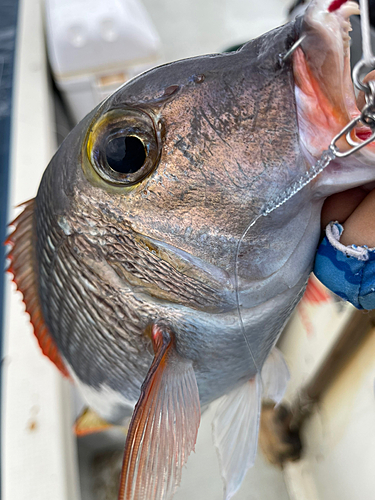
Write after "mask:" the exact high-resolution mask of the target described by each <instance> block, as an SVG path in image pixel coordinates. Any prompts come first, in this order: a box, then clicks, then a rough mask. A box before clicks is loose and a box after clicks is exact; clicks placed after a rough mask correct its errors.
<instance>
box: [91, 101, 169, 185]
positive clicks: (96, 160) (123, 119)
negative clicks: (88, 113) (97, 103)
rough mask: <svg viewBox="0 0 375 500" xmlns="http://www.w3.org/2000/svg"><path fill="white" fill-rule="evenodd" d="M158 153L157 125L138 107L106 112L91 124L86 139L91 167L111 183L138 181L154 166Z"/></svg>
mask: <svg viewBox="0 0 375 500" xmlns="http://www.w3.org/2000/svg"><path fill="white" fill-rule="evenodd" d="M160 153H161V145H160V137H159V134H158V132H157V127H156V126H155V123H154V121H153V119H152V118H151V117H150V116H149V115H148V114H146V113H145V112H143V111H140V110H134V109H127V110H112V111H109V112H108V113H106V114H105V115H104V116H103V117H102V118H101V119H100V120H99V122H97V123H95V124H94V125H93V127H92V129H91V131H90V133H89V137H88V140H87V155H88V158H89V160H90V163H91V165H92V167H93V168H94V170H95V171H96V172H97V174H99V175H100V177H101V178H102V179H103V180H105V181H107V182H109V183H111V184H122V185H127V186H131V185H134V184H138V183H139V182H141V181H142V180H143V179H144V178H145V177H147V176H148V175H149V174H150V173H151V172H152V171H153V170H154V169H155V167H156V166H157V164H158V161H159V158H160Z"/></svg>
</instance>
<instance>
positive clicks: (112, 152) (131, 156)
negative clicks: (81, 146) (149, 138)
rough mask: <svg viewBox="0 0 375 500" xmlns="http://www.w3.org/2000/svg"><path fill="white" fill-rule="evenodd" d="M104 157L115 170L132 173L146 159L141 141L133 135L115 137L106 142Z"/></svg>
mask: <svg viewBox="0 0 375 500" xmlns="http://www.w3.org/2000/svg"><path fill="white" fill-rule="evenodd" d="M105 154H106V159H107V163H108V165H109V166H110V167H111V169H112V170H114V171H115V172H119V173H121V174H133V173H134V172H137V171H138V170H139V169H140V168H141V167H142V166H143V164H144V162H145V160H146V151H145V147H144V144H143V142H142V141H141V140H140V139H138V137H135V136H126V137H116V138H115V139H112V141H110V142H109V143H108V144H107V147H106V150H105Z"/></svg>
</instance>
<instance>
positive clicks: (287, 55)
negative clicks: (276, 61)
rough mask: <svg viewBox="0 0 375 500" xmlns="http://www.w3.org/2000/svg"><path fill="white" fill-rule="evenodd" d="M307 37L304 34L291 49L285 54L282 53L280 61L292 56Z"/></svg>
mask: <svg viewBox="0 0 375 500" xmlns="http://www.w3.org/2000/svg"><path fill="white" fill-rule="evenodd" d="M305 38H306V35H302V36H301V37H300V38H298V40H297V41H296V42H294V44H293V45H292V46H291V47H290V49H289V50H288V51H287V52H286V53H285V54H280V55H279V57H280V62H285V61H286V60H287V59H288V57H290V56H291V55H292V54H293V52H294V51H295V50H296V49H297V48H298V47H299V46H300V45H301V43H302V42H303V41H304V39H305Z"/></svg>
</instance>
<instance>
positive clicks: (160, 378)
mask: <svg viewBox="0 0 375 500" xmlns="http://www.w3.org/2000/svg"><path fill="white" fill-rule="evenodd" d="M151 337H152V340H153V346H154V352H155V358H154V361H153V363H152V365H151V368H150V370H149V372H148V374H147V377H146V379H145V381H144V383H143V385H142V389H141V396H140V398H139V400H138V403H137V405H136V407H135V410H134V413H133V417H132V420H131V423H130V427H129V431H128V436H127V439H126V444H125V452H124V462H123V467H122V473H121V483H120V492H119V497H118V498H119V500H160V499H163V500H168V499H171V498H172V496H173V493H174V491H175V489H176V487H177V486H178V484H179V483H180V480H181V472H182V467H183V465H185V463H186V462H187V459H188V456H189V454H190V453H191V451H192V450H193V449H194V446H195V442H196V438H197V433H198V427H199V423H200V403H199V393H198V387H197V382H196V378H195V374H194V370H193V366H192V363H191V361H188V360H186V359H183V358H182V357H181V356H179V355H178V353H177V351H176V349H175V343H174V338H173V334H172V333H169V332H167V331H165V330H162V329H161V328H160V327H158V326H156V325H153V326H152V332H151Z"/></svg>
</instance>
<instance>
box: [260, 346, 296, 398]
mask: <svg viewBox="0 0 375 500" xmlns="http://www.w3.org/2000/svg"><path fill="white" fill-rule="evenodd" d="M289 379H290V374H289V370H288V367H287V365H286V363H285V359H284V356H283V355H282V353H281V352H280V351H279V349H277V347H274V348H273V349H272V351H271V352H270V354H269V356H268V358H267V359H266V361H265V363H264V365H263V368H262V385H263V397H264V398H268V399H272V401H274V402H275V403H276V404H279V403H280V401H281V400H282V399H283V396H284V394H285V390H286V386H287V384H288V382H289Z"/></svg>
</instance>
